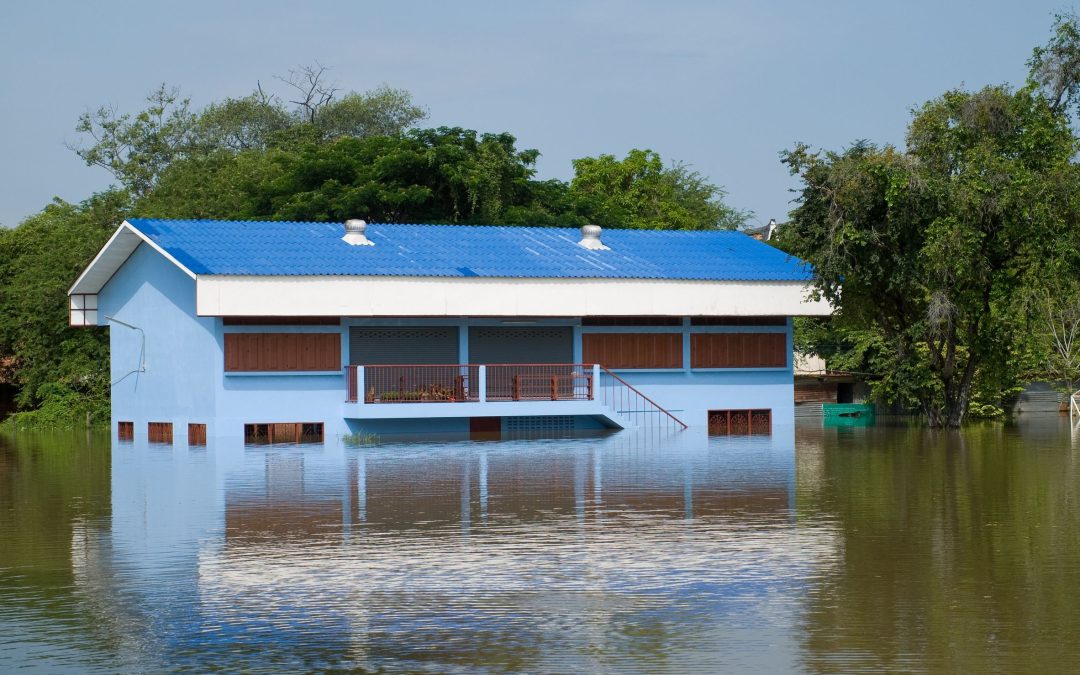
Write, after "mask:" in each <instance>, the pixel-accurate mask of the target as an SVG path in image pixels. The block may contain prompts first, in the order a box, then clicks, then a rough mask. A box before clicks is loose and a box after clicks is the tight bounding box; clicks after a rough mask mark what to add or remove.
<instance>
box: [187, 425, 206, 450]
mask: <svg viewBox="0 0 1080 675" xmlns="http://www.w3.org/2000/svg"><path fill="white" fill-rule="evenodd" d="M187 442H188V445H206V425H205V424H189V425H187Z"/></svg>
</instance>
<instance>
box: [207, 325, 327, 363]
mask: <svg viewBox="0 0 1080 675" xmlns="http://www.w3.org/2000/svg"><path fill="white" fill-rule="evenodd" d="M290 370H294V371H307V370H341V333H226V334H225V371H226V372H235V371H266V372H281V371H284V372H288V371H290Z"/></svg>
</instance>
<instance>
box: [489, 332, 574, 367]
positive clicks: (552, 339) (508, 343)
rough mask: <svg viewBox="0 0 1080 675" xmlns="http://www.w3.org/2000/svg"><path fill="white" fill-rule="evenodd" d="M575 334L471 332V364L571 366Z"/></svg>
mask: <svg viewBox="0 0 1080 675" xmlns="http://www.w3.org/2000/svg"><path fill="white" fill-rule="evenodd" d="M573 360H574V333H573V329H571V328H569V327H565V328H563V327H554V328H470V329H469V361H470V362H471V363H571V362H573Z"/></svg>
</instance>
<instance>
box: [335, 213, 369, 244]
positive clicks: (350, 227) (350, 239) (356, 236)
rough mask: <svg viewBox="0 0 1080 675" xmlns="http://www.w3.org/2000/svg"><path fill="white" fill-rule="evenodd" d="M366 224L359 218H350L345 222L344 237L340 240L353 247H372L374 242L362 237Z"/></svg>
mask: <svg viewBox="0 0 1080 675" xmlns="http://www.w3.org/2000/svg"><path fill="white" fill-rule="evenodd" d="M365 230H367V223H366V222H364V221H362V220H360V219H359V218H350V219H349V220H346V221H345V236H344V237H342V238H341V240H342V241H344V242H345V243H346V244H351V245H353V246H374V245H375V242H373V241H371V240H370V239H368V238H367V237H366V236H364V231H365Z"/></svg>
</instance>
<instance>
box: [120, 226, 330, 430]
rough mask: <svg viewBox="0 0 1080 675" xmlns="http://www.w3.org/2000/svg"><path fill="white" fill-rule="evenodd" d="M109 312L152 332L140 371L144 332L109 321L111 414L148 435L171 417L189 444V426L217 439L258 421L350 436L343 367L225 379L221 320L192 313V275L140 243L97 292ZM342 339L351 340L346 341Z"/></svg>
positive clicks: (325, 328)
mask: <svg viewBox="0 0 1080 675" xmlns="http://www.w3.org/2000/svg"><path fill="white" fill-rule="evenodd" d="M98 302H99V306H100V308H101V310H100V311H99V317H100V320H101V322H102V323H105V322H106V320H105V319H104V317H105V316H113V317H115V318H116V319H119V320H121V321H124V322H126V323H129V324H131V325H133V326H138V327H139V328H141V329H142V331H143V333H145V335H146V370H145V372H131V371H137V370H138V368H139V351H140V348H141V336H140V334H139V331H137V330H133V329H131V328H127V327H125V326H123V325H119V324H117V323H115V322H112V323H108V324H107V325H109V326H110V328H109V333H110V347H111V352H112V365H111V372H112V382H113V386H112V416H113V429H114V432H115V429H116V422H117V421H120V420H123V421H130V422H134V424H135V435H136V438H145V436H146V425H147V423H148V422H172V424H173V438H174V440H175V441H176V442H177V443H183V442H184V441H185V440H186V438H187V425H188V423H189V422H195V423H203V424H206V425H207V433H208V434H209V435H211V436H220V437H230V436H242V435H243V432H244V426H243V425H244V424H245V423H252V422H323V423H325V425H326V426H325V432H326V434H328V435H338V434H344V433H348V432H349V428H348V426H347V425H346V423H345V420H344V419H343V418H342V417H341V415H340V410H341V404H342V403H343V402H344V400H345V378H344V376H343V375H342V373H341V372H335V373H331V374H328V375H327V374H321V373H320V374H308V375H298V374H292V375H277V374H270V375H267V374H257V375H256V374H252V375H227V374H226V373H225V360H224V359H225V357H224V342H225V338H224V331H225V330H229V331H234V330H235V331H237V332H242V331H244V330H245V327H239V326H238V327H235V328H233V327H224V326H222V322H221V319H218V318H213V317H197V316H195V281H194V280H193V279H191V278H190V277H188V276H187V275H186V274H184V273H183V272H181V271H180V270H179V269H178V268H177V267H176V266H175V265H173V264H172V263H170V262H169V261H167V260H165V258H163V257H162V256H161V255H160V254H159V253H157V252H156V251H154V250H153V249H152V248H150V247H148V246H147V245H145V244H143V245H141V246H139V248H137V249H136V250H135V252H134V253H133V254H132V255H131V257H130V258H128V260H127V262H125V263H124V265H123V266H122V267H121V268H120V270H119V271H118V272H117V273H116V275H115V276H114V277H113V278H112V279H110V280H109V282H108V283H107V284H106V285H105V287H104V288H103V289H102V290H101V292H100V293H99V295H98ZM312 329H315V330H316V331H317V332H328V331H338V330H343V329H341V328H338V327H334V326H319V327H297V328H273V327H258V328H257V330H259V331H267V330H273V331H276V332H282V331H285V332H288V331H298V330H312ZM343 342H345V340H344V338H343Z"/></svg>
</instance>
